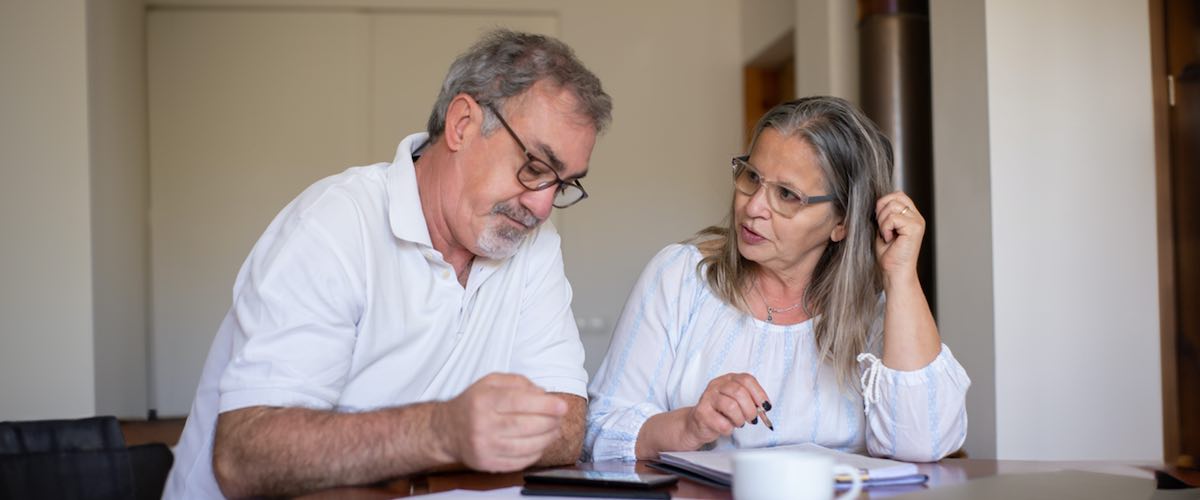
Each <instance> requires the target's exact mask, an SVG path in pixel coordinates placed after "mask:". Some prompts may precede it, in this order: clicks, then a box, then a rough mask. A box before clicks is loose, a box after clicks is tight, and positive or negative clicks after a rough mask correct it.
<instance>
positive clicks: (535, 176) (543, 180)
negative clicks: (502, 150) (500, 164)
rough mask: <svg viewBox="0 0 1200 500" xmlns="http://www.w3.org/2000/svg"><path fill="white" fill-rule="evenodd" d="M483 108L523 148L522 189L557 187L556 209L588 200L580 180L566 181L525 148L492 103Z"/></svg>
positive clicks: (519, 175)
mask: <svg viewBox="0 0 1200 500" xmlns="http://www.w3.org/2000/svg"><path fill="white" fill-rule="evenodd" d="M483 106H484V107H486V108H487V109H488V111H490V112H491V113H492V114H493V115H495V116H496V119H497V120H500V125H503V126H504V130H506V131H508V135H509V136H511V137H512V138H513V140H514V141H516V143H517V146H519V147H520V148H521V152H523V153H525V158H526V161H525V164H524V165H521V168H519V169H517V182H519V183H521V186H522V187H524V188H525V189H527V190H529V191H542V190H544V189H548V188H550V187H551V186H556V187H557V192H556V193H555V195H554V202H553V203H552V204H553V205H554V207H555V208H567V207H569V206H571V205H574V204H576V203H579V202H581V201H583V200H585V199H587V197H588V193H587V190H585V189H583V184H580V183H579V179H572V180H569V181H565V180H563V178H562V177H559V176H558V172H556V171H555V170H554V167H552V166H550V163H549V162H547V161H544V160H542V159H541V158H538V157H536V156H534V155H533V153H530V152H529V148H527V147H525V143H524V142H522V141H521V138H520V137H517V133H516V132H514V131H513V129H512V127H511V126H509V125H508V122H507V121H505V120H504V117H503V116H501V115H500V111H499V110H497V109H496V107H495V106H493V105H492V103H490V102H486V103H483ZM538 169H542V170H544V171H545V172H548V173H549V174H550V175H552V176H554V179H553V180H551V179H550V177H549V176H547V175H545V174H542V173H539V172H538ZM522 174H524V177H522ZM526 178H528V179H526ZM572 188H574V190H578V195H576V194H574V193H575V191H574V190H573V189H572ZM575 196H578V198H575ZM560 200H567V201H560Z"/></svg>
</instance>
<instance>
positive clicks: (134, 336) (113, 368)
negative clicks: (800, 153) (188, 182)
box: [87, 0, 149, 417]
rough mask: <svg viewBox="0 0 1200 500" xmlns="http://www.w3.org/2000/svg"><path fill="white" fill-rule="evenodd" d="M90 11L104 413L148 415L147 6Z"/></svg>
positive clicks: (112, 1) (113, 4)
mask: <svg viewBox="0 0 1200 500" xmlns="http://www.w3.org/2000/svg"><path fill="white" fill-rule="evenodd" d="M87 17H88V20H87V28H88V30H87V31H88V34H87V42H88V43H87V52H88V89H89V93H88V94H89V96H88V105H89V112H88V122H89V132H90V135H91V140H90V144H91V193H92V200H91V225H92V264H93V269H92V270H93V274H92V278H93V282H92V290H93V292H94V293H93V302H94V310H93V318H94V323H93V328H94V333H95V336H94V338H95V368H96V371H95V377H96V395H95V400H96V413H97V414H101V415H117V416H120V417H145V415H146V410H147V408H148V405H147V388H146V386H147V383H148V377H147V370H146V363H147V357H146V352H147V341H148V340H149V339H148V337H147V328H146V319H147V316H146V315H147V308H148V306H149V303H148V302H149V295H148V293H147V291H146V289H147V283H148V279H149V277H148V267H149V266H148V263H147V259H148V255H147V253H148V252H147V245H148V243H147V241H148V240H147V238H148V236H147V223H146V214H147V212H148V210H149V201H148V199H147V198H148V195H149V190H148V188H147V184H148V182H149V178H148V174H149V172H148V171H147V168H146V76H145V75H146V69H145V55H146V46H145V7H144V6H143V5H142V2H141V1H140V0H90V1H88V2H87Z"/></svg>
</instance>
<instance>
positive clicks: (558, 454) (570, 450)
mask: <svg viewBox="0 0 1200 500" xmlns="http://www.w3.org/2000/svg"><path fill="white" fill-rule="evenodd" d="M551 394H553V395H554V396H557V397H558V398H559V399H562V400H563V401H566V402H567V414H566V415H564V416H563V418H562V428H561V430H562V435H561V436H559V438H558V440H556V441H554V443H553V444H551V445H550V446H548V447H546V451H545V453H543V454H542V458H541V459H539V460H538V461H537V465H540V466H545V467H549V466H552V465H570V464H574V463H575V462H578V461H579V453H580V451H581V450H582V449H583V433H584V431H585V428H586V427H587V400H586V399H583V398H581V397H579V396H576V395H574V394H567V393H561V392H555V393H551Z"/></svg>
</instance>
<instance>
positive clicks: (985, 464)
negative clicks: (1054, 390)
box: [304, 459, 1200, 499]
mask: <svg viewBox="0 0 1200 500" xmlns="http://www.w3.org/2000/svg"><path fill="white" fill-rule="evenodd" d="M574 467H576V468H580V469H592V470H620V471H630V470H634V471H637V472H647V473H657V472H658V471H656V470H654V469H651V468H650V467H649V466H648V465H647V464H646V463H644V462H637V463H636V464H632V463H628V462H599V463H595V464H580V465H576V466H574ZM917 467H918V468H919V469H920V471H921V473H922V474H926V475H928V476H929V482H928V483H927V484H924V485H915V486H897V487H889V488H871V489H869V490H864V491H863V494H862V495H861V496H860V497H859V498H887V497H893V496H897V495H902V494H906V493H913V492H917V491H922V490H926V489H932V488H939V487H942V486H947V485H954V484H961V483H964V482H966V481H969V480H971V479H978V478H985V477H991V476H997V475H1002V474H1021V473H1031V472H1052V471H1060V470H1081V471H1088V472H1101V473H1107V474H1118V475H1122V476H1133V477H1141V478H1145V479H1153V478H1154V470H1155V468H1156V467H1155V464H1151V463H1144V464H1123V463H1114V462H1098V461H1092V462H1041V461H1020V460H985V459H946V460H942V461H941V462H938V463H933V464H917ZM1168 471H1169V472H1171V474H1172V475H1174V476H1175V477H1177V478H1180V479H1181V480H1183V481H1185V482H1187V483H1189V484H1191V485H1193V486H1197V485H1200V473H1198V472H1197V471H1186V470H1178V469H1170V468H1169V469H1168ZM521 477H522V473H520V472H514V473H508V474H485V473H481V472H454V473H437V474H428V475H422V476H415V477H410V478H402V479H396V480H394V481H390V482H387V483H384V484H379V485H375V486H372V487H357V488H337V489H332V490H326V491H322V492H318V493H315V494H312V495H307V496H305V497H304V498H312V499H319V498H352V499H353V498H363V499H378V498H395V497H404V496H414V495H422V494H426V493H436V492H440V491H449V490H453V489H459V488H461V489H468V490H490V489H497V488H507V487H510V486H518V485H521V484H523V483H524V481H523V480H522V479H521ZM672 496H673V497H678V498H712V499H729V498H732V496H731V494H730V492H729V490H727V489H723V488H716V487H711V486H706V485H704V484H701V483H698V482H695V481H691V480H689V479H686V478H681V479H680V480H679V483H678V484H676V485H675V487H674V488H673V489H672ZM530 498H534V497H530Z"/></svg>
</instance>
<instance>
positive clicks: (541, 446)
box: [494, 428, 561, 462]
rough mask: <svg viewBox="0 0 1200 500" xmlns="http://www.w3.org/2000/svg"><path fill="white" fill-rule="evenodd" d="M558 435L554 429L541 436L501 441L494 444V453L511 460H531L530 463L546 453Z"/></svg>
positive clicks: (535, 435)
mask: <svg viewBox="0 0 1200 500" xmlns="http://www.w3.org/2000/svg"><path fill="white" fill-rule="evenodd" d="M560 435H561V433H560V432H559V431H558V429H557V428H555V429H553V430H551V431H549V432H544V433H541V434H534V435H531V436H524V437H520V438H506V439H501V440H500V441H499V442H497V443H496V447H495V450H494V451H495V453H496V455H497V456H501V457H505V458H511V459H524V458H531V460H530V461H531V462H532V461H535V460H537V459H538V458H539V457H541V456H542V453H543V452H544V451H546V447H548V446H550V444H552V443H554V441H555V440H557V439H558V438H559V436H560Z"/></svg>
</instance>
